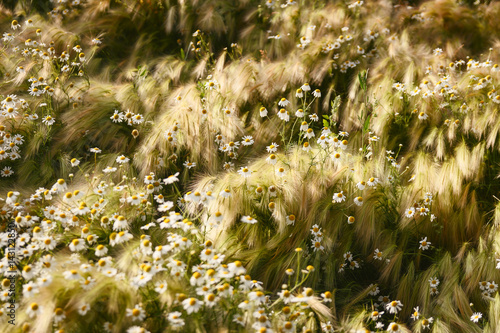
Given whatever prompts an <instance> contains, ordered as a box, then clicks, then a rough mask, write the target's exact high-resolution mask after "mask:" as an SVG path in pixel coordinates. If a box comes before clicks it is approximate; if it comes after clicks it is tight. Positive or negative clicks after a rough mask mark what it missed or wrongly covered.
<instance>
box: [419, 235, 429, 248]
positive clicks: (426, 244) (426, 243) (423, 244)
mask: <svg viewBox="0 0 500 333" xmlns="http://www.w3.org/2000/svg"><path fill="white" fill-rule="evenodd" d="M431 244H432V243H431V242H429V241H427V237H424V238H422V240H421V241H420V246H419V249H421V250H427V249H428V248H429V247H430V246H431Z"/></svg>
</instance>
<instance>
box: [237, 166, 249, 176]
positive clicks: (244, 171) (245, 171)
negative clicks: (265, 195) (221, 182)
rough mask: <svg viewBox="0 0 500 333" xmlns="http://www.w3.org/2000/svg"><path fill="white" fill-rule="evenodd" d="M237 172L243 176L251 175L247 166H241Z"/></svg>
mask: <svg viewBox="0 0 500 333" xmlns="http://www.w3.org/2000/svg"><path fill="white" fill-rule="evenodd" d="M238 174H240V176H243V178H248V177H250V176H251V175H252V171H251V170H250V169H249V168H248V167H241V168H240V169H239V170H238Z"/></svg>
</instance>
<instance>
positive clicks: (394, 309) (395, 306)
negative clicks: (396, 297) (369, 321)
mask: <svg viewBox="0 0 500 333" xmlns="http://www.w3.org/2000/svg"><path fill="white" fill-rule="evenodd" d="M385 308H386V310H387V311H389V313H398V312H399V311H401V309H402V308H403V304H402V303H401V302H400V301H391V302H389V303H387V304H386V305H385Z"/></svg>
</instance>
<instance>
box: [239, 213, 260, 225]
mask: <svg viewBox="0 0 500 333" xmlns="http://www.w3.org/2000/svg"><path fill="white" fill-rule="evenodd" d="M240 221H241V222H243V223H248V224H255V223H257V222H258V221H257V220H256V219H254V218H253V217H251V216H248V215H246V216H243V217H242V218H241V219H240Z"/></svg>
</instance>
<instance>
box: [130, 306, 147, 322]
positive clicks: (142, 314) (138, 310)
mask: <svg viewBox="0 0 500 333" xmlns="http://www.w3.org/2000/svg"><path fill="white" fill-rule="evenodd" d="M126 314H127V317H131V318H132V321H143V320H144V318H146V311H144V309H143V308H142V306H141V305H140V304H136V305H135V307H134V308H132V309H126Z"/></svg>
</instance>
